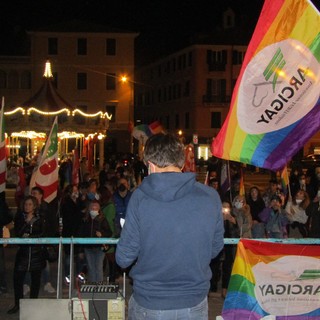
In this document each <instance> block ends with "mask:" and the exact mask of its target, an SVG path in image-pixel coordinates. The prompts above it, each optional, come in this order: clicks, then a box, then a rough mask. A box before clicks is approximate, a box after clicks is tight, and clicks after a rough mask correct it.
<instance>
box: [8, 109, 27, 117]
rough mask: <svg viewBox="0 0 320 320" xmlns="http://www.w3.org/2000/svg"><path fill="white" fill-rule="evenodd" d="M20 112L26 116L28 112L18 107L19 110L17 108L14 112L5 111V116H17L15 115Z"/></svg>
mask: <svg viewBox="0 0 320 320" xmlns="http://www.w3.org/2000/svg"><path fill="white" fill-rule="evenodd" d="M19 111H20V112H21V113H22V114H23V115H25V114H26V111H25V110H24V109H23V108H21V107H18V108H15V109H14V110H12V111H5V112H4V115H6V116H11V115H12V114H15V113H17V112H19Z"/></svg>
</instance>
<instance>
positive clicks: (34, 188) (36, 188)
mask: <svg viewBox="0 0 320 320" xmlns="http://www.w3.org/2000/svg"><path fill="white" fill-rule="evenodd" d="M31 191H38V192H39V193H40V194H42V195H44V192H43V189H41V188H40V187H33V188H32V189H31Z"/></svg>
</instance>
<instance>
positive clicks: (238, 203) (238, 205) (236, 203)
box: [234, 201, 243, 209]
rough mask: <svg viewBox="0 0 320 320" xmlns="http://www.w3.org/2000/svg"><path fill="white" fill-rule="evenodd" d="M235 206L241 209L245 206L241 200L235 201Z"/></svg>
mask: <svg viewBox="0 0 320 320" xmlns="http://www.w3.org/2000/svg"><path fill="white" fill-rule="evenodd" d="M234 206H235V207H236V208H237V209H241V208H242V207H243V203H242V202H240V201H236V202H235V203H234Z"/></svg>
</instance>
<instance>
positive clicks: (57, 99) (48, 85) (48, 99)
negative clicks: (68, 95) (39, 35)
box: [21, 61, 73, 112]
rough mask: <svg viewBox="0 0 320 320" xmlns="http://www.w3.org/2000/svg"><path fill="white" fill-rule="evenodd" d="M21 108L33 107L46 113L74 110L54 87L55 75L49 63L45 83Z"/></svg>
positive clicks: (46, 68)
mask: <svg viewBox="0 0 320 320" xmlns="http://www.w3.org/2000/svg"><path fill="white" fill-rule="evenodd" d="M21 106H22V107H33V108H36V109H39V110H42V111H45V112H55V111H59V110H61V109H63V108H68V109H73V108H72V106H71V104H70V103H69V102H67V101H66V100H65V99H64V98H63V97H62V96H61V95H60V94H59V93H58V91H57V89H56V88H55V86H54V85H53V75H52V72H51V64H50V62H49V61H47V62H46V67H45V72H44V75H43V83H42V85H41V87H40V89H39V90H38V92H36V94H35V95H34V96H32V97H31V98H30V99H28V100H27V101H25V102H24V103H22V105H21Z"/></svg>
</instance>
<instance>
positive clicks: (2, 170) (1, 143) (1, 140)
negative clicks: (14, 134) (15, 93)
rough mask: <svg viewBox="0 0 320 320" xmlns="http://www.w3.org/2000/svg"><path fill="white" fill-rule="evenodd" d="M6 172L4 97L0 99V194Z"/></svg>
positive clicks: (3, 188)
mask: <svg viewBox="0 0 320 320" xmlns="http://www.w3.org/2000/svg"><path fill="white" fill-rule="evenodd" d="M6 172H7V157H6V139H5V134H4V97H2V103H1V112H0V192H3V191H4V190H5V188H6Z"/></svg>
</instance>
